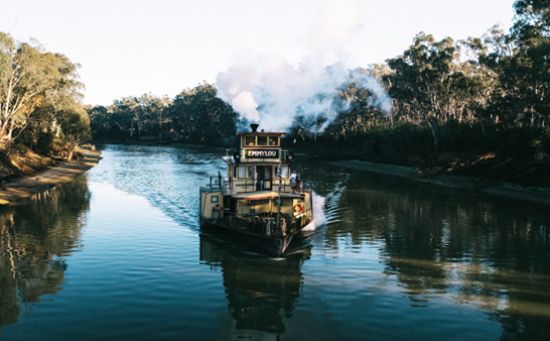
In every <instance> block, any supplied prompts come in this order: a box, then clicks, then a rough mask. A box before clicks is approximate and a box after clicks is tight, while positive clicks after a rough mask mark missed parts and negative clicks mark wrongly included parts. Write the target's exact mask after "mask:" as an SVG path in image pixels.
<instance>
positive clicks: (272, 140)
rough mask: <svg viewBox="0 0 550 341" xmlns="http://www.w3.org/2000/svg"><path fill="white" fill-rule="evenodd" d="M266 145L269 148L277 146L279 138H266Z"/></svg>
mask: <svg viewBox="0 0 550 341" xmlns="http://www.w3.org/2000/svg"><path fill="white" fill-rule="evenodd" d="M268 144H269V145H270V146H278V145H279V136H269V137H268Z"/></svg>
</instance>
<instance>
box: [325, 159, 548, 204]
mask: <svg viewBox="0 0 550 341" xmlns="http://www.w3.org/2000/svg"><path fill="white" fill-rule="evenodd" d="M331 164H333V165H337V166H341V167H345V168H350V169H357V170H362V171H366V172H371V173H378V174H387V175H391V176H397V177H401V178H406V179H410V180H413V181H417V182H421V183H426V184H430V185H436V186H442V187H446V188H452V189H457V190H461V191H470V192H477V193H481V194H487V195H491V196H499V197H506V198H510V199H517V200H522V201H529V202H537V203H541V204H545V205H550V188H548V187H524V186H520V185H517V184H513V183H494V182H489V181H484V180H481V179H479V178H473V177H468V176H459V175H441V174H435V175H430V174H423V173H422V172H421V171H419V170H417V169H415V168H412V167H405V166H397V165H389V164H383V163H375V162H369V161H359V160H347V161H335V162H331Z"/></svg>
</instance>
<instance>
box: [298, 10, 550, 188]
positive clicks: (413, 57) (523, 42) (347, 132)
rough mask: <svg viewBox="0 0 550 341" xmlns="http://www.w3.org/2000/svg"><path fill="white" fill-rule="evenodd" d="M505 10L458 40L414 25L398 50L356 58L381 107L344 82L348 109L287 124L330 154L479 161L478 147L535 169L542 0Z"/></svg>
mask: <svg viewBox="0 0 550 341" xmlns="http://www.w3.org/2000/svg"><path fill="white" fill-rule="evenodd" d="M514 10H515V16H514V22H513V26H512V27H511V29H510V30H509V32H504V31H503V30H502V29H500V28H499V27H497V26H495V27H493V28H491V29H490V30H489V31H488V32H487V33H486V34H484V35H483V36H482V37H471V38H468V39H464V40H458V41H455V40H453V39H452V38H445V39H442V40H436V39H435V38H434V37H433V36H432V35H430V34H426V33H423V32H421V33H419V34H418V35H416V36H415V37H414V40H413V43H412V45H411V46H409V47H408V48H407V49H406V50H405V51H404V52H403V53H402V54H401V55H399V56H397V57H394V58H391V59H388V60H387V61H386V63H385V64H380V65H370V66H369V67H367V68H365V69H364V70H363V72H365V73H368V74H370V75H371V76H374V77H376V78H378V79H379V80H380V81H381V82H382V83H383V85H384V87H385V88H386V89H387V91H388V93H389V95H390V97H391V98H392V101H393V110H392V112H391V114H390V115H384V114H382V113H381V112H380V111H378V110H377V109H376V108H373V107H370V106H369V105H368V103H369V96H370V94H369V93H368V91H367V90H365V89H362V88H360V87H358V86H357V85H356V84H353V83H350V84H346V85H345V86H344V87H343V88H342V91H341V95H340V96H342V98H343V99H346V100H349V101H351V106H350V110H347V111H345V112H342V113H340V115H339V116H338V117H337V119H336V120H335V121H334V122H333V123H332V124H331V125H330V126H329V127H328V128H327V129H326V130H325V132H324V133H323V134H320V135H319V134H312V133H308V131H307V129H305V128H306V127H307V125H305V124H302V123H303V122H300V121H298V122H296V123H295V125H294V126H293V127H292V129H291V132H292V133H293V135H294V136H297V137H298V138H297V141H298V143H299V144H300V142H301V145H302V146H303V147H304V148H310V149H311V148H313V149H315V150H316V151H317V152H318V153H321V154H323V153H324V154H325V155H327V156H331V157H343V158H349V157H354V158H364V159H369V160H374V161H383V162H390V163H398V164H407V165H413V166H422V165H423V164H424V165H427V166H430V165H437V164H439V165H443V166H445V167H447V166H449V165H450V163H452V162H455V163H457V165H454V166H457V167H458V168H460V167H461V165H462V164H467V165H469V166H472V165H474V164H476V163H479V161H480V160H474V159H472V158H474V157H476V158H478V159H479V158H480V155H481V158H483V157H485V158H491V159H493V160H494V163H495V164H496V163H498V162H501V163H502V164H504V163H507V164H509V167H508V166H506V167H508V168H506V167H500V172H501V173H503V174H501V175H504V173H506V172H510V171H511V172H515V171H518V172H524V173H525V172H538V173H540V175H541V177H544V175H543V174H542V173H543V171H544V169H545V170H546V171H549V170H550V169H549V167H548V162H547V161H548V154H550V96H549V95H550V92H549V87H550V59H549V56H550V1H549V0H517V1H516V2H515V3H514ZM451 154H452V155H454V159H455V161H453V157H451ZM457 155H458V156H459V157H458V158H457V157H456V156H457ZM483 155H485V156H483ZM468 157H470V158H471V160H467V159H468ZM457 159H462V160H459V161H456V160H457ZM520 159H523V161H526V162H527V161H528V160H532V161H534V162H538V163H539V164H538V166H537V167H538V170H535V168H536V167H535V166H534V165H529V166H528V167H527V168H529V169H523V170H522V169H520V168H521V167H524V166H525V162H524V164H523V166H520V165H519V163H518V162H516V161H518V160H520ZM441 161H443V162H441ZM463 161H465V162H463ZM514 162H515V163H516V166H515V169H513V168H514V167H512V166H511V164H513V163H514ZM529 162H530V161H529ZM485 163H487V162H485ZM544 164H546V166H544ZM450 166H451V168H452V167H454V166H453V165H450ZM493 166H495V167H496V165H493ZM470 168H471V167H470ZM546 174H547V173H546ZM546 178H547V176H546ZM547 181H548V180H547Z"/></svg>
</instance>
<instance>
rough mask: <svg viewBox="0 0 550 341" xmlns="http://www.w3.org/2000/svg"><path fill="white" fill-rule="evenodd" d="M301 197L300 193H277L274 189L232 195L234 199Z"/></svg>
mask: <svg viewBox="0 0 550 341" xmlns="http://www.w3.org/2000/svg"><path fill="white" fill-rule="evenodd" d="M279 196H280V197H281V198H296V199H298V198H301V197H302V196H301V194H299V193H278V192H275V191H260V192H252V193H239V194H235V195H233V198H236V199H244V200H262V199H269V198H277V197H279Z"/></svg>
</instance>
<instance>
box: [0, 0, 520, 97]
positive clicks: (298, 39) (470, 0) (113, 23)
mask: <svg viewBox="0 0 550 341" xmlns="http://www.w3.org/2000/svg"><path fill="white" fill-rule="evenodd" d="M513 2H514V1H513V0H393V1H392V0H386V1H381V0H378V1H370V0H363V1H360V0H352V1H347V0H334V1H329V0H325V1H319V0H274V1H271V0H269V1H268V0H265V1H261V0H225V1H224V0H202V1H184V0H181V1H176V0H155V1H145V0H95V1H83V0H82V1H78V0H17V1H15V0H9V1H8V0H0V31H3V32H8V33H10V34H11V35H12V36H13V37H14V38H16V39H17V40H19V41H29V40H30V39H36V40H37V41H38V42H40V44H41V45H42V46H43V47H44V48H45V49H46V50H48V51H52V52H59V53H63V54H65V55H67V56H68V57H69V58H70V59H71V60H72V61H73V62H75V63H79V64H80V65H81V68H80V70H79V74H80V77H81V81H82V82H83V83H84V84H85V86H86V89H85V91H84V94H85V98H84V102H85V103H88V104H103V105H107V104H110V103H111V102H112V101H113V100H114V99H116V98H121V97H123V96H139V95H141V94H143V93H146V92H151V93H153V94H154V95H168V96H170V97H173V96H174V95H176V94H177V93H179V92H180V91H181V90H183V89H185V88H189V87H194V86H196V85H197V84H199V83H200V82H202V81H207V82H215V80H216V76H217V75H218V73H219V72H222V71H225V70H226V69H227V68H228V67H230V66H231V65H233V64H235V63H237V62H240V63H242V62H243V60H246V59H247V58H248V59H252V58H254V56H271V55H277V56H278V57H279V58H282V59H284V60H285V61H288V62H289V63H291V64H299V63H300V62H302V61H303V60H304V59H308V58H316V55H315V54H316V53H318V51H321V49H324V48H327V46H326V44H327V43H326V41H329V40H331V39H332V40H336V41H338V43H333V44H330V46H328V48H327V49H329V50H331V51H332V52H333V53H332V55H331V57H327V59H324V60H323V62H326V63H328V62H335V61H340V59H344V60H345V63H346V65H349V66H366V65H368V64H370V63H380V62H384V60H386V59H388V58H391V57H395V56H397V55H399V54H400V53H402V52H403V50H405V49H406V48H407V47H408V46H409V45H410V44H411V42H412V39H413V37H414V35H415V34H416V33H418V32H420V31H424V32H426V33H431V34H433V35H434V36H435V37H436V39H442V38H444V37H446V36H451V37H453V38H455V39H463V38H467V37H469V36H480V35H482V34H483V33H484V32H486V31H487V30H488V29H489V28H490V27H491V26H493V25H495V24H499V25H501V26H502V27H503V28H505V29H508V28H509V26H510V24H511V20H512V17H513V9H512V5H513ZM346 6H347V7H348V11H344V12H342V13H339V11H338V9H339V8H340V7H346ZM350 6H352V7H350ZM350 8H351V9H352V12H353V13H356V14H354V15H353V16H352V17H350V18H348V17H346V16H347V15H349V14H350V13H351V12H350V11H349V9H350ZM327 21H328V24H326V22H327ZM349 22H353V23H359V26H353V27H351V28H350V30H352V31H353V32H352V33H349V32H347V31H345V30H346V28H345V26H346V25H347V24H348V23H349ZM325 24H326V25H325ZM340 26H341V27H340ZM318 31H321V33H319V32H318ZM339 31H345V32H346V33H345V34H344V33H342V34H339V33H338V34H333V33H334V32H339ZM348 33H349V34H348ZM325 38H326V39H325Z"/></svg>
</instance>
